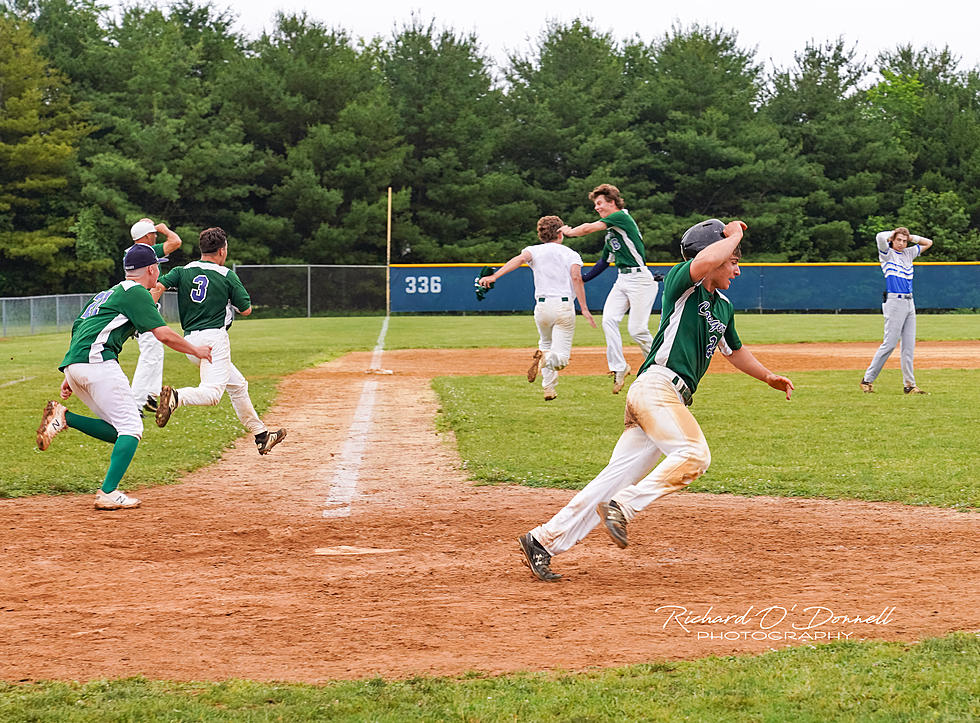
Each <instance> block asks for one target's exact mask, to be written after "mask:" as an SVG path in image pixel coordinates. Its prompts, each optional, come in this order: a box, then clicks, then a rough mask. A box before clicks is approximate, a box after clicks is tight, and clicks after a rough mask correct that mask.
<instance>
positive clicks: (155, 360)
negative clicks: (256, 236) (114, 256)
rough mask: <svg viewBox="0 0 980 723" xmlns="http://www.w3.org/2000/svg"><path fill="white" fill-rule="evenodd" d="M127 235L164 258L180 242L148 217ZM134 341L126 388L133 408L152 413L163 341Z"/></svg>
mask: <svg viewBox="0 0 980 723" xmlns="http://www.w3.org/2000/svg"><path fill="white" fill-rule="evenodd" d="M157 233H162V234H163V235H164V236H165V237H166V240H165V241H164V242H163V243H157V242H156V241H157ZM129 234H130V236H131V237H132V239H133V244H134V245H135V244H146V245H148V246H150V247H151V248H152V249H153V251H154V252H155V253H156V255H157V256H159V257H160V258H166V257H167V256H169V255H170V254H172V253H173V252H174V251H176V250H177V249H179V248H180V246H181V243H183V242H182V241H181V240H180V236H178V235H177V234H176V233H174V232H173V231H171V230H170V229H169V228H167V225H166V224H164V223H158V224H154V223H153V221H152V220H150V219H148V218H141V219H140V220H139V221H137V222H136V223H134V224H133V225H132V227H131V228H130V229H129ZM130 248H132V246H131V247H130ZM126 251H129V249H126ZM159 308H160V305H159V304H157V309H159ZM136 341H137V342H138V343H139V347H140V355H139V359H138V360H137V361H136V370H135V371H134V372H133V382H132V384H131V385H130V387H131V389H132V390H133V399H134V400H135V402H136V408H137V409H139V410H140V413H141V414H142V412H143V411H144V410H145V411H147V412H150V413H151V414H153V413H155V412H156V411H157V398H158V397H159V396H160V389H161V387H162V386H163V344H161V343H160V342H159V341H158V340H157V338H156V337H155V336H154V335H153V334H150V333H146V334H137V335H136Z"/></svg>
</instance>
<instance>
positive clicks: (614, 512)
mask: <svg viewBox="0 0 980 723" xmlns="http://www.w3.org/2000/svg"><path fill="white" fill-rule="evenodd" d="M744 228H745V224H743V223H742V222H741V221H732V222H731V223H729V224H727V225H725V224H722V222H721V221H718V220H716V219H711V220H710V221H708V222H705V223H702V224H697V225H695V226H693V227H692V228H691V229H689V230H688V232H687V233H686V234H685V236H684V240H682V242H681V249H682V254H683V256H684V258H685V259H688V260H687V261H685V262H684V263H681V264H678V265H676V266H674V267H673V268H672V269H671V270H670V272H669V273H668V274H667V277H666V278H665V279H664V301H663V314H662V317H661V321H660V328H659V330H658V332H657V335H656V337H655V338H654V340H653V346H652V348H651V350H650V354H649V355H648V356H647V359H646V361H645V362H644V363H643V366H642V367H640V371H639V372H638V373H637V379H636V381H635V382H633V384H632V386H630V389H629V392H628V393H627V396H626V429H625V431H624V432H623V434H622V436H621V437H620V438H619V441H618V442H617V443H616V447H615V449H613V453H612V456H611V458H610V459H609V464H607V465H606V467H605V468H604V469H603V470H602V471H601V472H600V473H599V474H598V476H596V478H595V479H593V480H592V481H591V482H589V484H588V485H586V486H585V488H584V489H582V491H581V492H579V493H578V494H576V495H575V496H574V497H573V498H572V499H571V501H570V502H569V503H568V504H567V505H566V506H565V507H564V508H563V509H562V510H561V511H560V512H558V514H556V515H555V516H554V517H553V518H551V520H550V521H548V522H546V523H545V524H543V525H540V526H538V527H535V528H534V529H533V530H531V531H530V532H528V533H527V534H525V535H522V536H521V537H520V538H519V543H520V546H521V552H522V553H523V556H524V557H523V561H524V563H525V564H526V565H528V566H529V567H530V568H531V571H532V572H533V573H534V575H535V577H537V578H538V579H539V580H545V581H554V580H558V579H559V578H560V577H561V575H558V574H557V573H554V572H552V570H551V558H552V556H554V555H558V554H560V553H562V552H565V551H566V550H568V549H569V548H571V547H572V546H573V545H574V544H575V543H576V542H578V541H579V540H581V539H582V538H584V537H585V536H586V535H587V534H588V533H589V532H590V531H591V530H592V528H593V527H595V526H596V525H597V524H599V522H602V523H603V524H604V527H605V529H606V532H607V533H608V534H609V536H610V537H611V538H612V540H613V542H615V543H616V545H618V546H619V547H626V545H627V536H626V525H627V523H628V522H630V521H632V520H633V519H634V518H635V517H636V515H637V514H639V512H640V511H641V510H643V509H644V508H645V507H646V506H647V505H649V504H650V503H651V502H653V501H654V500H657V499H659V498H661V497H663V496H664V495H666V494H670V493H671V492H675V491H677V490H680V489H683V488H684V487H686V486H687V485H689V484H691V482H693V481H694V480H696V479H697V478H698V477H699V476H701V475H702V474H704V472H705V470H707V469H708V465H709V464H710V462H711V454H710V452H709V451H708V443H707V441H706V440H705V438H704V434H703V433H702V432H701V427H700V426H698V423H697V420H695V418H694V416H693V415H692V414H691V412H690V411H689V410H688V408H687V407H688V405H690V404H691V401H692V399H693V396H694V393H695V392H696V391H697V387H698V382H699V381H700V380H701V377H702V376H704V373H705V372H706V371H707V370H708V365H709V364H710V362H711V357H712V356H713V355H714V352H715V350H720V351H721V352H722V354H724V355H725V357H726V359H728V361H729V362H731V364H732V365H733V366H734V367H735V368H736V369H739V370H740V371H742V372H744V373H746V374H748V375H749V376H752V377H755V378H756V379H759V380H761V381H764V382H765V383H766V384H768V385H769V386H771V387H773V388H774V389H779V390H780V391H783V392H785V393H786V399H789V398H790V395H791V393H792V391H793V383H792V382H791V381H790V380H789V379H787V378H786V377H783V376H779V375H777V374H774V373H772V372H771V371H769V370H768V369H767V368H766V367H765V366H763V365H762V363H760V362H759V361H758V360H757V359H756V358H755V356H753V354H752V353H751V352H750V351H749V350H748V349H747V348H745V347H744V346H742V342H741V340H740V339H739V338H738V334H737V333H736V332H735V323H734V308H733V306H732V303H731V302H730V301H729V300H728V298H727V297H726V296H725V295H724V294H723V293H722V292H723V291H725V290H727V289H728V287H729V285H730V284H731V282H732V280H733V279H734V278H735V277H737V276H738V275H739V268H738V262H739V258H740V257H741V253H740V251H739V249H738V244H739V242H740V241H741V240H742V231H743V229H744ZM695 251H696V252H697V253H696V255H695V254H694V253H693V252H695ZM661 456H662V457H663V459H662V460H661ZM658 460H659V464H658Z"/></svg>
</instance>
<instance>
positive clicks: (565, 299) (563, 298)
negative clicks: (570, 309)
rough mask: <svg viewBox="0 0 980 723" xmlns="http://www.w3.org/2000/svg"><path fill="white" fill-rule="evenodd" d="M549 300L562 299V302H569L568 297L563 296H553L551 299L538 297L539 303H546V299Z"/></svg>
mask: <svg viewBox="0 0 980 723" xmlns="http://www.w3.org/2000/svg"><path fill="white" fill-rule="evenodd" d="M548 298H551V299H558V298H560V299H561V300H562V301H568V297H567V296H561V297H558V296H551V297H548V296H539V297H538V301H544V300H545V299H548Z"/></svg>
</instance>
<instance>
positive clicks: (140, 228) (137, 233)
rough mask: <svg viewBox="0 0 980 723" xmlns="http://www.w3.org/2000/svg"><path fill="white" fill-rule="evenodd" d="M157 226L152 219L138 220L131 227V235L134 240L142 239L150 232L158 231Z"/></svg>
mask: <svg viewBox="0 0 980 723" xmlns="http://www.w3.org/2000/svg"><path fill="white" fill-rule="evenodd" d="M156 232H157V228H156V226H154V225H153V223H152V222H150V221H137V222H136V223H134V224H133V227H132V228H131V229H129V235H130V236H132V237H133V241H136V240H137V239H141V238H143V237H144V236H146V234H148V233H156Z"/></svg>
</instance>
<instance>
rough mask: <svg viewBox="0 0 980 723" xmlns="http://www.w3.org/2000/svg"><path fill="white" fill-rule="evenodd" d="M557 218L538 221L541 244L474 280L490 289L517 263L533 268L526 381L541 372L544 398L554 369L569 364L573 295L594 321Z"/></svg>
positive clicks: (578, 264) (578, 266)
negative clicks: (533, 330)
mask: <svg viewBox="0 0 980 723" xmlns="http://www.w3.org/2000/svg"><path fill="white" fill-rule="evenodd" d="M562 226H563V224H562V220H561V219H560V218H558V217H557V216H542V217H541V218H539V219H538V240H540V241H541V243H539V244H536V245H535V246H528V247H526V248H525V249H524V250H523V251H521V253H519V254H518V255H517V256H515V257H514V258H512V259H511V260H510V261H508V262H507V263H506V264H504V265H503V266H501V267H500V269H498V270H497V272H496V273H493V274H490V275H489V276H483V277H481V278H480V279H479V280H478V281H477V283H478V284H479V285H480V286H482V287H483V288H484V289H489V288H490V287H491V286H492V285H493V284H494V282H495V281H497V279H499V278H500V277H501V276H503V275H504V274H509V273H510V272H511V271H513V270H514V269H516V268H519V267H520V266H521V265H522V264H527V265H528V266H530V267H531V271H533V272H534V300H535V305H534V323H535V324H537V327H538V350H537V351H536V352H534V356H533V357H532V360H531V367H530V369H528V370H527V380H528V381H529V382H534V380H535V379H536V378H537V375H538V371H539V370H540V371H541V386H542V387H543V388H544V399H545V401H551V400H552V399H554V398H555V397H557V396H558V392H557V391H555V385H557V384H558V370H560V369H564V368H565V367H566V366H568V360H569V358H570V357H571V354H572V337H573V336H574V334H575V302H574V301H572V295H573V293H574V296H575V298H576V299H578V305H579V308H580V309H581V310H582V316H584V317H585V318H586V319H588V320H589V323H590V324H592V326H593V328H595V320H594V319H593V318H592V314H591V313H590V312H589V307H588V304H586V302H585V287H584V286H583V285H582V257H581V256H579V255H578V252H577V251H573V250H572V249H570V248H568V247H567V246H563V245H562V241H563V240H564V237H563V236H562V233H561V228H562Z"/></svg>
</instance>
